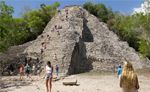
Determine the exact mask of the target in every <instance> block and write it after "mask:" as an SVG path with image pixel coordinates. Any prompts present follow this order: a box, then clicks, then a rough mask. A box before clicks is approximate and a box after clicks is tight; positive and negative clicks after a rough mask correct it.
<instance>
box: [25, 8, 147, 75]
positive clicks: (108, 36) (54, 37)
mask: <svg viewBox="0 0 150 92" xmlns="http://www.w3.org/2000/svg"><path fill="white" fill-rule="evenodd" d="M31 43H32V45H30V46H29V47H27V48H26V49H25V51H24V53H25V54H26V55H27V57H29V58H32V59H37V58H38V59H39V60H40V61H42V62H43V63H45V62H47V61H51V63H52V65H54V66H55V65H58V66H59V67H60V72H62V73H64V74H76V73H81V72H86V71H114V69H115V66H116V65H118V64H122V62H124V61H125V60H127V61H131V62H132V64H133V66H134V67H135V69H141V68H143V67H144V66H145V63H143V60H142V59H141V58H140V56H139V55H138V53H137V52H136V51H135V50H134V49H133V48H131V47H129V45H128V44H127V42H123V41H120V40H119V38H118V36H117V35H116V34H115V33H114V32H112V31H110V30H109V28H108V27H107V25H106V24H105V23H103V22H100V21H99V19H98V18H96V17H95V16H94V15H92V14H90V13H89V12H88V11H86V10H85V9H83V8H82V7H80V6H68V7H65V8H64V9H62V10H60V11H58V13H57V14H56V15H55V16H54V17H53V18H52V19H51V21H50V22H49V23H48V24H47V26H46V28H45V29H44V31H43V33H42V34H41V35H40V36H38V38H37V39H36V40H34V41H32V42H31Z"/></svg>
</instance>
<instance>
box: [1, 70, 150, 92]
mask: <svg viewBox="0 0 150 92" xmlns="http://www.w3.org/2000/svg"><path fill="white" fill-rule="evenodd" d="M18 78H19V77H16V76H12V77H9V79H8V78H7V77H5V78H2V79H1V80H5V82H6V83H4V84H2V82H1V85H0V86H1V87H0V92H46V88H45V80H44V79H43V78H40V77H37V76H34V77H32V78H33V81H32V82H31V79H26V80H24V81H19V80H18ZM138 78H139V84H140V90H139V92H150V74H138ZM75 80H77V83H78V84H79V85H78V86H64V85H63V84H62V83H63V82H64V81H75ZM11 81H13V82H12V83H11ZM4 85H5V86H4ZM6 85H7V86H6ZM121 90H122V89H121V88H120V87H119V79H118V78H117V77H116V75H115V74H95V73H84V74H78V75H72V76H68V77H66V78H65V79H61V80H59V81H55V82H53V87H52V92H121Z"/></svg>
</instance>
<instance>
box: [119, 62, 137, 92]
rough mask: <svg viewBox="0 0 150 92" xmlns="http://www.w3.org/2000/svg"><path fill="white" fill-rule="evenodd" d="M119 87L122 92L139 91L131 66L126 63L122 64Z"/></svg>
mask: <svg viewBox="0 0 150 92" xmlns="http://www.w3.org/2000/svg"><path fill="white" fill-rule="evenodd" d="M120 87H121V88H122V89H123V92H138V89H139V83H138V77H137V75H136V74H135V72H134V69H133V66H132V64H131V63H130V62H128V61H127V62H124V66H123V72H122V75H121V78H120Z"/></svg>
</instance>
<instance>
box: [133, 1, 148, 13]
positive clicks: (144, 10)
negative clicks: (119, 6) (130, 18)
mask: <svg viewBox="0 0 150 92" xmlns="http://www.w3.org/2000/svg"><path fill="white" fill-rule="evenodd" d="M136 13H143V14H144V15H146V14H150V0H145V2H144V3H142V4H141V6H140V7H139V8H134V9H133V14H136Z"/></svg>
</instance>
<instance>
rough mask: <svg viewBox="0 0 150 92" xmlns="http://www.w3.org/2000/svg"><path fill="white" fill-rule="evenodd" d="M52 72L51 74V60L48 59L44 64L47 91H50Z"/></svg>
mask: <svg viewBox="0 0 150 92" xmlns="http://www.w3.org/2000/svg"><path fill="white" fill-rule="evenodd" d="M52 74H53V67H52V65H51V62H50V61H48V62H47V65H46V77H45V79H46V89H47V92H51V89H52Z"/></svg>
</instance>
